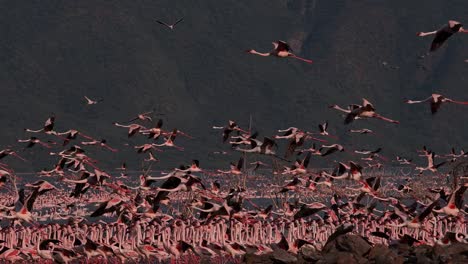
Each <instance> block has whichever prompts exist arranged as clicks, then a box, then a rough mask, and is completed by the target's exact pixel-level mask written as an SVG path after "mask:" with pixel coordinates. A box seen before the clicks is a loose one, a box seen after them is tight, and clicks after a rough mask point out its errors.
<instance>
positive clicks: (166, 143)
mask: <svg viewBox="0 0 468 264" xmlns="http://www.w3.org/2000/svg"><path fill="white" fill-rule="evenodd" d="M177 132H178V130H177V129H174V130H173V131H172V133H171V134H170V135H169V137H167V138H166V141H164V143H162V144H154V146H156V147H162V146H166V147H173V148H176V149H178V150H180V151H182V150H184V148H183V147H179V146H176V145H175V144H174V140H175V138H176V136H177Z"/></svg>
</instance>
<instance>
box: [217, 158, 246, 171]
mask: <svg viewBox="0 0 468 264" xmlns="http://www.w3.org/2000/svg"><path fill="white" fill-rule="evenodd" d="M242 165H244V158H242V157H241V158H240V159H239V161H238V162H237V164H235V163H234V162H231V169H230V170H228V171H222V170H217V172H219V173H223V174H234V175H240V174H242V171H241V169H242Z"/></svg>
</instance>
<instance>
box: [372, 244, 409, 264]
mask: <svg viewBox="0 0 468 264" xmlns="http://www.w3.org/2000/svg"><path fill="white" fill-rule="evenodd" d="M367 259H368V260H369V261H372V262H375V263H379V264H387V263H388V264H401V263H404V258H403V257H402V256H398V255H397V254H396V252H394V251H392V250H391V249H389V248H388V247H387V246H384V245H376V246H375V247H373V248H372V249H371V250H370V252H369V254H368V256H367Z"/></svg>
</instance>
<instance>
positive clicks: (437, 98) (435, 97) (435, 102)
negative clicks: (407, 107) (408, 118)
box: [405, 94, 468, 114]
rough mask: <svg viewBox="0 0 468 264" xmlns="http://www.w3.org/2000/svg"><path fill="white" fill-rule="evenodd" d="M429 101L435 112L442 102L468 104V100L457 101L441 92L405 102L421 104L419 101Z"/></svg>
mask: <svg viewBox="0 0 468 264" xmlns="http://www.w3.org/2000/svg"><path fill="white" fill-rule="evenodd" d="M427 101H429V102H430V104H431V113H432V114H435V113H437V111H438V110H439V108H440V106H441V105H442V103H454V104H462V105H468V102H461V101H455V100H452V99H450V98H447V97H444V96H443V95H440V94H432V95H431V96H429V97H428V98H426V99H424V100H419V101H418V100H406V101H405V103H407V104H419V103H424V102H427Z"/></svg>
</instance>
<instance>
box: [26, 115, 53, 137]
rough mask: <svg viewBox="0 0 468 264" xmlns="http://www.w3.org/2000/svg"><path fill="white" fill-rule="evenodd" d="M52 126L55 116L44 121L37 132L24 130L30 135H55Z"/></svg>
mask: <svg viewBox="0 0 468 264" xmlns="http://www.w3.org/2000/svg"><path fill="white" fill-rule="evenodd" d="M54 125H55V116H51V117H49V118H48V119H47V120H46V121H45V123H44V127H43V128H41V129H38V130H32V129H29V128H25V129H24V130H25V131H26V132H30V133H40V132H45V133H46V134H56V132H55V131H54Z"/></svg>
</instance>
